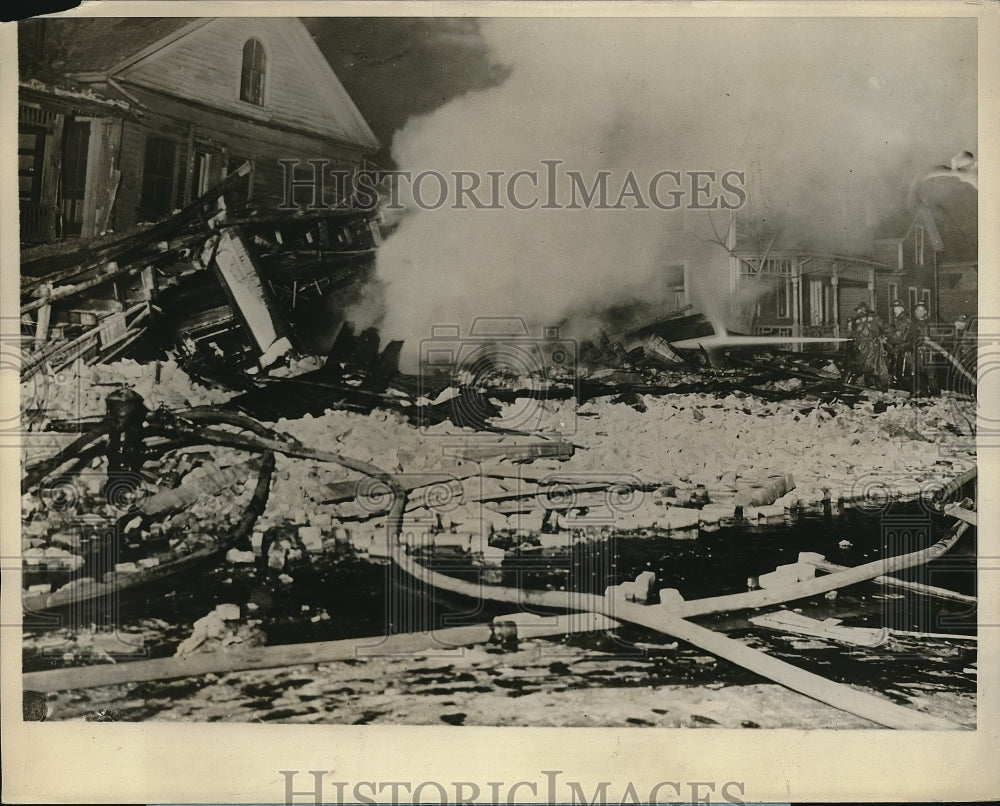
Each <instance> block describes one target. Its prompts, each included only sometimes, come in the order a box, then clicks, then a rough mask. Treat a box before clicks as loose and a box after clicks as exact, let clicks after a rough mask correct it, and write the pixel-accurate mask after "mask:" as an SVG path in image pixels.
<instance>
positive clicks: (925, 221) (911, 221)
mask: <svg viewBox="0 0 1000 806" xmlns="http://www.w3.org/2000/svg"><path fill="white" fill-rule="evenodd" d="M918 223H919V224H920V225H921V226H923V227H924V229H925V230H926V232H927V235H928V237H929V238H930V239H931V244H932V245H933V247H934V250H935V251H937V252H940V251H941V250H942V249H943V248H944V243H943V241H942V240H941V235H940V233H939V232H938V226H937V222H936V221H935V218H934V214H933V213H932V212H931V210H930V208H928V207H927V206H926V205H923V204H921V205H920V206H919V207H917V209H916V210H914V211H912V212H910V213H903V214H901V215H899V216H896V217H894V218H892V219H890V220H889V221H888V222H886V223H885V224H883V225H882V226H881V227H880V228H879V231H878V233H877V234H876V238H875V242H876V243H884V242H892V241H905V240H906V239H908V238H909V237H910V233H912V232H913V228H914V227H915V226H917V224H918Z"/></svg>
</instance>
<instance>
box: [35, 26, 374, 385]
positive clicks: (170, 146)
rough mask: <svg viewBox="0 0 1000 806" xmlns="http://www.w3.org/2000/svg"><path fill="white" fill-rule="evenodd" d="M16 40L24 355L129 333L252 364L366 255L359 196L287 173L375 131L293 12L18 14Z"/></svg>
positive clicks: (361, 151) (102, 354)
mask: <svg viewBox="0 0 1000 806" xmlns="http://www.w3.org/2000/svg"><path fill="white" fill-rule="evenodd" d="M19 56H20V94H19V114H18V122H19V131H18V133H19V142H18V167H19V187H18V190H19V198H20V210H21V216H20V221H21V243H22V260H21V270H22V309H21V314H22V337H23V338H24V340H25V343H26V344H27V346H28V349H27V350H26V351H25V353H26V355H25V356H24V361H25V364H24V366H23V371H24V372H25V373H29V374H30V373H31V372H34V371H37V370H38V369H39V368H40V367H42V366H43V365H44V366H48V368H50V369H52V370H57V369H58V368H59V366H58V365H59V364H61V365H63V366H65V365H66V364H67V363H69V362H71V361H74V360H77V359H80V358H83V359H84V360H87V361H100V360H109V359H111V358H114V357H116V356H119V355H122V354H123V353H124V351H126V350H134V349H138V346H139V345H141V344H142V342H143V341H144V337H149V339H152V340H153V341H155V342H156V343H158V344H161V345H162V344H167V345H170V346H171V347H175V348H178V349H179V351H180V352H181V353H183V354H186V355H189V356H192V357H194V356H198V355H201V356H225V357H226V358H227V359H234V360H235V363H237V364H241V365H242V366H243V367H244V368H246V367H247V366H264V365H267V364H268V363H271V362H273V361H274V360H276V359H277V358H279V357H280V356H281V355H282V354H284V353H285V352H287V351H289V350H291V349H292V348H293V347H299V346H300V344H301V343H302V342H303V341H309V339H311V338H312V337H313V335H314V334H311V333H310V332H309V331H308V329H307V328H308V324H307V323H308V320H309V317H308V316H307V315H305V314H306V313H307V312H308V310H309V306H310V305H313V306H316V305H321V304H326V302H324V300H323V298H324V296H325V295H328V294H329V293H330V292H331V291H334V290H335V289H336V288H337V287H339V286H343V285H345V284H349V283H351V282H355V281H357V280H358V279H359V278H360V277H361V276H363V275H364V274H365V273H366V272H367V271H368V270H369V269H370V265H371V260H372V255H373V252H374V248H375V247H376V246H377V245H378V243H379V242H380V239H381V235H380V231H379V228H378V219H377V212H376V211H375V210H374V209H358V208H357V207H356V206H354V205H352V204H350V203H347V202H348V200H346V199H345V198H337V197H334V196H333V194H334V193H335V192H336V190H337V187H336V185H335V183H328V184H327V185H326V186H325V187H324V188H323V191H324V192H325V195H324V196H323V197H322V199H319V200H316V199H315V197H309V196H308V194H309V193H310V192H313V190H314V188H313V187H310V186H309V183H308V182H306V181H303V179H304V178H306V179H308V178H309V177H310V173H311V171H312V166H311V165H310V163H309V162H308V161H310V160H312V161H323V164H325V166H326V168H325V170H327V171H330V172H332V171H340V172H344V173H345V174H346V175H351V174H356V172H357V171H359V170H363V169H364V168H366V167H370V165H369V163H368V162H367V161H368V159H369V157H370V155H371V154H373V153H374V152H375V151H376V150H377V149H378V147H379V145H378V141H377V140H376V138H375V136H374V134H373V133H372V131H371V129H370V128H369V126H368V124H367V123H366V121H365V119H364V117H363V116H362V114H361V113H360V111H359V110H358V108H357V106H355V104H354V102H353V101H352V100H351V98H350V97H349V96H348V94H347V92H346V91H345V89H344V87H343V85H342V84H341V83H340V81H339V80H338V79H337V76H336V75H335V74H334V72H333V70H332V68H331V67H330V65H329V63H328V62H327V60H326V58H325V57H324V55H323V53H322V52H321V51H320V49H319V47H318V46H317V45H316V43H315V42H314V41H313V39H312V37H311V35H310V34H309V32H308V31H307V30H306V28H305V26H304V25H303V24H302V23H301V22H300V21H299V20H297V19H292V18H271V19H267V18H258V19H241V18H227V19H218V18H216V19H190V18H159V19H155V18H85V19H58V20H35V21H28V22H23V23H21V24H20V27H19ZM295 166H300V167H298V168H296V167H295ZM292 180H295V181H294V182H293V181H292ZM314 200H316V201H321V202H324V203H325V205H328V207H326V209H318V210H317V209H312V210H310V209H306V206H307V205H308V204H309V202H310V201H314ZM317 206H318V205H317Z"/></svg>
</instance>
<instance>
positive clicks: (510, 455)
mask: <svg viewBox="0 0 1000 806" xmlns="http://www.w3.org/2000/svg"><path fill="white" fill-rule="evenodd" d="M574 449H575V446H574V445H573V443H572V442H563V441H561V440H557V441H550V440H538V441H533V442H518V443H511V442H502V441H501V442H486V441H479V440H470V441H469V442H467V443H466V444H463V445H445V446H444V448H443V450H444V453H445V455H446V456H453V457H455V458H457V459H468V460H470V461H478V460H481V459H493V458H496V457H503V458H505V459H510V460H511V461H512V462H523V461H526V460H530V459H538V458H540V457H551V458H554V459H569V458H571V457H572V456H573V452H574Z"/></svg>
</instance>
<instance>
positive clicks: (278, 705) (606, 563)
mask: <svg viewBox="0 0 1000 806" xmlns="http://www.w3.org/2000/svg"><path fill="white" fill-rule="evenodd" d="M902 524H909V527H908V529H907V530H905V535H906V537H905V538H904V537H901V535H902V534H903V533H904V532H903V530H902V529H901V525H902ZM946 525H947V524H945V523H944V522H943V521H940V520H936V519H932V518H931V517H930V516H929V515H927V514H926V513H925V512H924V510H922V509H920V507H919V505H915V504H912V505H895V506H894V507H892V508H891V509H888V510H885V511H882V512H879V513H877V514H871V513H864V512H862V511H856V510H852V511H848V512H846V513H844V514H842V515H840V516H836V517H822V516H804V517H800V518H797V519H795V520H794V521H789V522H786V523H783V524H772V525H767V526H763V525H761V526H754V527H750V526H747V525H741V526H734V527H727V528H722V529H719V530H718V531H715V532H710V533H703V534H701V535H700V536H699V537H698V538H696V539H677V538H676V537H675V538H670V537H664V536H656V535H647V536H632V535H619V536H617V537H615V538H614V539H613V540H611V541H607V542H605V543H601V544H598V543H590V544H578V545H577V546H576V547H575V548H574V549H573V550H571V551H565V550H563V551H558V550H546V551H544V552H533V553H531V554H530V555H525V556H523V557H521V558H516V557H510V558H509V559H508V560H507V561H506V562H505V564H504V566H503V568H502V569H488V570H483V569H473V568H472V567H471V566H470V564H469V563H468V562H467V561H466V560H464V559H461V558H458V557H456V555H454V554H451V555H448V554H441V555H438V556H436V557H435V558H433V561H432V562H433V564H434V565H435V566H436V567H437V568H439V570H447V571H448V572H449V573H456V574H459V575H464V576H466V577H469V576H472V575H477V576H480V577H481V578H483V579H485V580H488V581H489V582H492V583H494V584H496V583H501V584H508V585H509V584H515V583H516V582H517V581H518V580H520V584H521V585H522V586H524V587H531V588H550V589H558V588H562V587H567V586H568V587H571V588H575V589H588V590H592V591H595V592H602V591H603V587H604V585H606V584H610V583H611V582H621V581H625V580H628V579H632V578H634V577H635V575H636V574H638V573H639V572H642V571H646V570H652V571H655V572H656V574H657V580H658V587H675V588H677V589H678V590H680V592H681V593H682V595H684V596H685V598H689V599H691V598H703V597H707V596H713V595H718V594H722V593H731V592H739V591H742V590H745V589H746V587H747V581H748V578H752V577H754V576H757V575H759V574H761V573H766V572H768V571H771V570H773V569H774V568H775V567H776V566H777V565H779V564H782V563H788V562H793V561H794V560H795V559H796V557H797V555H798V553H799V552H800V551H813V552H818V553H820V554H823V555H825V556H826V557H827V559H829V560H831V561H834V562H838V563H840V564H843V565H857V564H860V563H864V562H869V561H871V560H873V559H876V558H877V557H878V556H880V555H881V553H882V551H883V550H885V549H888V553H889V554H897V553H901V552H903V551H912V550H915V549H917V548H920V547H921V546H923V545H929V544H930V543H932V542H934V540H936V539H938V538H939V537H940V536H941V534H943V529H944V528H946ZM843 541H847V542H843ZM914 541H917V543H918V544H914ZM904 542H906V543H907V544H906V545H903V543H904ZM285 570H286V578H285V579H284V580H282V579H279V578H276V576H275V575H274V574H271V575H267V574H265V573H263V572H262V571H261V570H258V569H255V568H254V567H253V566H234V565H230V564H228V563H222V564H220V565H216V566H210V567H207V568H205V569H204V570H203V571H202V572H200V573H199V574H198V575H191V576H186V577H184V578H183V585H182V586H178V585H177V582H176V581H174V582H173V583H169V581H168V582H164V583H162V584H160V585H158V586H157V587H156V588H151V589H146V590H144V591H143V593H142V595H141V596H133V597H131V598H125V599H123V600H122V601H121V602H120V605H119V606H120V613H121V616H120V618H119V620H118V621H119V624H120V627H119V631H118V634H117V636H115V635H106V636H105V638H106V639H108V640H104V641H103V642H102V643H101V647H102V649H103V650H104V651H106V652H108V655H109V657H107V658H105V662H106V661H107V660H110V659H115V660H117V661H118V662H127V660H128V656H132V657H142V656H146V657H163V656H168V655H172V654H173V653H174V652H175V651H176V647H177V646H178V644H179V643H180V642H181V641H182V640H183V639H184V638H186V637H187V636H188V635H189V634H190V632H191V624H192V623H193V622H194V621H195V620H196V619H198V618H200V617H202V616H204V615H205V614H206V613H207V612H209V611H210V610H212V609H213V608H214V607H215V606H216V605H217V604H220V603H225V602H232V603H236V604H239V605H240V606H241V611H242V613H243V617H244V619H243V621H244V625H247V624H248V625H249V627H248V629H249V630H251V631H252V632H253V634H254V635H255V637H256V640H257V642H259V643H266V644H268V645H276V644H280V643H298V642H307V641H321V640H333V639H338V638H348V637H360V636H373V635H380V634H383V633H384V632H385V630H386V624H387V618H386V613H387V612H389V613H399V612H400V609H399V607H398V604H399V602H400V601H410V600H408V599H407V597H408V596H410V595H411V594H412V588H410V587H408V585H407V583H406V582H404V581H402V580H399V579H398V577H397V573H396V572H394V570H393V567H392V566H388V565H380V564H376V563H373V562H369V561H365V560H361V559H358V558H356V557H354V556H353V555H351V554H350V553H348V552H347V551H346V550H345V551H341V552H337V553H333V552H330V553H327V554H323V555H316V556H314V557H313V558H312V562H310V563H305V562H304V563H302V564H301V565H299V566H298V567H294V568H286V569H285ZM974 570H975V543H974V531H972V530H970V532H969V533H967V534H966V535H965V537H963V539H962V541H961V542H960V543H959V545H958V546H957V547H956V548H955V549H954V550H953V551H952V553H950V554H949V555H947V556H946V557H945V558H942V559H941V560H939V561H937V562H936V563H933V564H931V565H929V566H925V567H922V568H919V569H914V570H913V571H911V572H910V574H909V577H910V578H911V579H914V580H916V581H920V582H925V583H928V584H933V585H939V586H943V587H949V588H951V589H953V590H956V591H959V592H963V593H967V594H974V593H975V590H974V585H975V573H974ZM387 592H388V593H387ZM248 605H250V606H249V607H248ZM788 607H789V608H790V609H792V608H794V609H797V610H800V611H801V612H802V613H803V614H805V615H807V616H811V617H813V618H817V619H826V618H831V617H832V618H837V619H841V620H842V622H843V623H844V624H845V625H849V626H871V627H882V626H886V627H890V628H892V629H896V630H910V631H918V632H934V633H949V634H953V635H964V636H968V637H974V634H975V613H974V612H970V611H969V608H968V606H965V605H962V604H956V603H950V602H944V603H942V602H940V601H938V600H932V599H928V598H927V597H923V596H914V595H912V594H909V593H907V594H906V595H903V592H902V591H900V590H898V589H893V588H884V587H881V586H878V585H875V584H873V583H864V584H861V585H857V586H854V587H851V588H847V589H844V590H841V591H839V592H838V593H837V595H836V596H835V597H833V596H818V597H814V598H812V599H807V600H802V601H798V602H794V603H789V604H788ZM513 609H514V608H513V607H512V606H509V605H506V606H505V605H496V604H488V603H482V602H472V601H468V600H464V601H463V600H461V599H459V598H457V597H452V598H448V597H437V598H436V599H435V601H434V602H433V604H432V603H430V602H426V601H425V602H424V603H423V605H422V607H421V608H420V614H421V620H422V625H415V624H413V623H409V624H397V625H395V626H396V627H397V628H406V629H413V628H414V626H427V625H428V624H429V623H430V622H431V621H433V620H435V619H437V620H438V621H440V620H442V619H445V618H447V619H448V623H449V626H454V625H455V624H456V623H473V624H480V623H483V622H484V621H488V620H489V619H490V618H491V617H492V616H494V615H500V614H503V613H506V612H510V611H511V610H513ZM407 612H410V613H411V614H412V613H413V612H415V610H414V609H413V608H410V610H409V611H407ZM462 614H464V615H462ZM67 615H68V614H64V616H67ZM750 615H753V613H736V614H720V615H718V616H712V617H706V618H703V619H700V620H699V621H700V622H701V623H703V624H704V625H705V626H710V627H713V628H715V629H719V630H724V631H725V632H727V634H729V635H730V636H731V637H734V638H738V639H739V640H741V641H743V642H745V643H747V644H749V645H750V646H753V647H756V648H758V649H762V650H764V651H766V652H768V653H770V654H773V655H775V656H777V657H780V658H782V659H785V660H787V661H789V662H791V663H794V664H796V665H798V666H800V667H802V668H804V669H808V670H809V671H813V672H816V673H819V674H822V675H823V676H825V677H828V678H830V679H833V680H836V681H838V682H842V683H847V684H849V685H852V686H854V687H857V688H860V689H863V690H870V691H874V692H878V693H880V694H882V695H883V696H886V697H888V698H890V699H892V700H893V701H895V702H897V703H900V704H904V705H911V706H915V707H919V708H920V709H921V710H925V711H927V712H929V713H933V714H935V715H938V716H944V717H945V718H948V719H950V720H952V721H953V722H955V723H956V724H957V725H958V726H961V727H967V728H968V727H973V726H974V724H975V696H976V660H977V656H976V644H975V642H974V641H972V640H958V639H954V640H941V639H926V638H914V637H907V636H898V637H893V638H891V639H890V640H889V641H888V642H887V643H885V644H883V645H882V646H879V647H874V648H862V647H855V646H849V645H845V644H841V643H838V642H834V641H830V640H825V639H818V638H810V637H805V636H797V635H791V634H787V633H780V632H776V631H773V630H768V629H765V628H761V627H756V626H754V625H752V624H750V623H749V622H748V621H746V617H748V616H750ZM411 617H412V616H411ZM130 642H131V644H132V646H131V647H129V646H128V644H129V643H130ZM79 643H80V642H79V635H78V634H76V635H74V633H73V632H72V631H69V630H65V629H59V630H46V631H38V632H37V633H34V634H32V635H29V636H28V640H27V642H26V647H25V657H24V662H25V663H24V665H25V669H26V670H36V669H43V668H50V667H55V666H63V665H64V664H65V663H66V662H67V660H68V656H69V655H70V654H72V653H73V652H77V653H78V654H79V658H78V660H77V661H75V662H93V661H94V658H93V657H89V658H88V657H87V653H86V652H82V653H80V652H79V648H78V645H79ZM109 650H110V651H109ZM50 705H51V706H52V709H53V713H52V717H51V718H53V719H74V718H77V719H79V718H84V719H114V720H146V719H185V720H195V721H218V720H224V721H236V722H240V721H275V722H324V723H338V724H345V723H346V724H364V723H368V722H384V723H396V724H398V723H410V724H433V723H438V724H439V723H442V722H444V723H447V724H456V725H457V724H484V725H499V724H519V725H607V724H615V725H618V724H620V725H635V726H640V727H641V726H648V725H657V726H673V727H712V726H725V727H745V728H753V727H782V726H784V727H792V726H796V727H871V726H872V725H871V724H870V723H867V722H865V721H863V720H860V719H855V718H853V717H849V716H847V715H845V714H843V713H841V712H839V711H837V710H835V709H832V708H829V707H827V706H823V705H821V704H819V703H814V702H812V701H810V700H808V699H806V698H804V697H801V696H799V695H796V694H793V693H791V692H788V691H786V690H784V689H782V688H780V687H778V686H775V685H773V684H770V683H768V682H767V681H764V680H762V679H761V678H759V677H757V676H756V675H753V674H751V673H749V672H746V671H745V670H743V669H741V668H740V667H738V666H735V665H733V664H730V663H728V662H725V661H720V660H717V659H716V658H714V657H712V656H710V655H708V654H706V653H704V652H702V651H701V650H698V649H695V648H692V647H689V646H687V645H685V644H682V643H681V644H678V643H677V642H674V641H673V640H672V639H670V638H669V637H667V636H664V635H662V634H656V633H649V632H646V631H643V630H640V629H638V628H630V627H626V628H623V629H621V630H619V631H618V633H617V634H615V635H611V634H604V633H601V634H585V635H579V636H573V637H571V638H568V639H565V640H558V639H554V640H544V639H538V640H532V641H522V642H521V643H520V646H519V647H518V649H517V650H516V651H509V652H503V651H501V650H500V649H499V648H498V647H483V646H479V647H472V648H467V649H464V650H458V651H452V652H447V651H446V652H435V653H431V654H427V653H425V654H423V655H417V656H410V657H405V658H400V657H391V658H388V657H374V658H368V659H360V658H359V659H356V660H354V661H349V662H344V663H336V664H323V665H318V666H317V665H313V666H308V667H299V668H292V669H274V670H265V671H253V672H236V673H231V674H227V675H219V676H216V675H207V676H202V677H199V678H192V679H185V680H177V681H155V682H150V683H143V684H134V685H131V686H120V687H109V688H104V689H92V690H87V691H81V692H71V693H61V694H58V695H50Z"/></svg>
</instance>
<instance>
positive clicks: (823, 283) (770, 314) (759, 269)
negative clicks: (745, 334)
mask: <svg viewBox="0 0 1000 806" xmlns="http://www.w3.org/2000/svg"><path fill="white" fill-rule="evenodd" d="M731 270H732V289H733V291H734V293H741V294H743V295H745V296H746V297H747V299H748V302H747V306H746V308H747V310H746V311H745V314H744V322H743V324H742V327H743V328H744V329H746V330H747V331H749V332H751V333H753V334H754V335H760V336H791V337H797V336H814V337H833V338H837V337H841V336H845V335H846V333H847V321H848V319H850V317H851V316H852V315H853V313H854V308H855V306H856V305H857V304H858V303H860V302H867V303H868V304H869V305H874V304H875V301H876V299H878V298H880V297H881V296H884V294H885V288H886V286H887V281H886V272H887V269H886V266H885V265H884V264H883V263H880V262H878V261H875V260H871V259H869V258H865V257H860V256H856V255H835V254H824V253H820V252H812V251H808V250H775V251H770V252H767V253H766V254H764V255H760V254H758V253H757V252H753V251H747V250H744V249H739V248H737V249H736V250H734V259H733V261H732V264H731Z"/></svg>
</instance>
